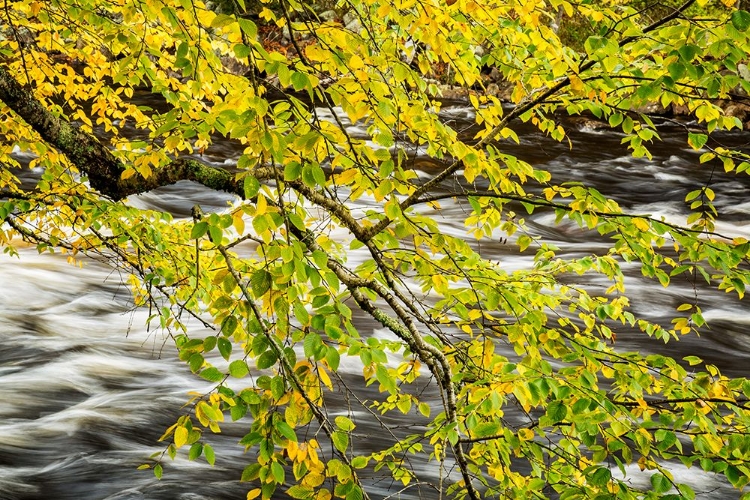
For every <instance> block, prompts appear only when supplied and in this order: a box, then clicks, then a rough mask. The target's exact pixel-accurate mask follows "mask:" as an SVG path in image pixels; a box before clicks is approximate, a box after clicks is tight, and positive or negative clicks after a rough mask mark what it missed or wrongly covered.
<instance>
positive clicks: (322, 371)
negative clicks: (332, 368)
mask: <svg viewBox="0 0 750 500" xmlns="http://www.w3.org/2000/svg"><path fill="white" fill-rule="evenodd" d="M318 377H320V381H321V382H323V385H325V386H326V387H328V388H329V389H330V390H333V384H332V383H331V378H330V377H329V376H328V373H327V372H326V370H325V369H324V368H323V367H318Z"/></svg>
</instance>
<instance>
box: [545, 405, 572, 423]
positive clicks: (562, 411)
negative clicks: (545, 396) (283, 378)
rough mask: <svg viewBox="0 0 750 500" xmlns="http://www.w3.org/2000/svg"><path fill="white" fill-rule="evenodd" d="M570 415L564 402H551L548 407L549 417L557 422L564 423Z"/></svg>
mask: <svg viewBox="0 0 750 500" xmlns="http://www.w3.org/2000/svg"><path fill="white" fill-rule="evenodd" d="M567 414H568V407H567V406H566V405H565V403H563V402H562V401H557V400H555V401H551V402H550V404H549V406H548V407H547V415H548V416H549V418H550V419H551V420H552V421H553V422H555V423H558V422H562V421H564V420H565V417H566V416H567Z"/></svg>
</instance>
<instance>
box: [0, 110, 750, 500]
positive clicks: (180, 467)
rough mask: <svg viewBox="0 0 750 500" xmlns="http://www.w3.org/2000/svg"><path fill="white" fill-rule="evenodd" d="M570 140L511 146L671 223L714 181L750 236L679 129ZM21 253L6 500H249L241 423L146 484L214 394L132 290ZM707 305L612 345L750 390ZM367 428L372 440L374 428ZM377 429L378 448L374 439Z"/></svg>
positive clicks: (449, 225) (7, 338) (162, 199)
mask: <svg viewBox="0 0 750 500" xmlns="http://www.w3.org/2000/svg"><path fill="white" fill-rule="evenodd" d="M321 112H322V111H321ZM443 115H444V117H445V119H446V120H453V121H455V122H456V123H457V126H458V127H459V128H460V127H461V124H462V123H465V124H466V127H467V130H466V133H467V134H471V133H472V131H471V129H470V128H469V124H470V123H471V121H472V118H473V116H472V115H471V111H470V110H469V109H468V108H466V107H465V106H464V105H462V104H461V103H460V102H455V103H451V102H447V103H445V105H444V108H443ZM349 126H350V127H352V132H353V133H355V134H356V133H357V132H358V131H357V129H356V127H355V126H353V125H351V124H349ZM567 126H568V130H569V135H570V139H571V141H572V148H571V147H569V145H568V144H567V143H562V144H558V143H555V142H552V141H550V140H547V139H545V138H544V137H543V136H541V135H540V134H538V133H536V132H534V131H533V130H530V129H523V130H521V131H520V132H519V136H520V137H521V144H520V145H515V144H510V143H509V144H505V145H504V147H505V148H506V150H507V151H508V152H511V153H513V154H516V155H518V156H519V157H520V158H522V159H524V160H526V161H528V162H529V163H531V164H533V165H534V166H536V167H539V168H542V169H546V170H548V171H550V172H551V173H552V175H553V180H558V181H560V180H561V179H564V180H570V181H580V182H584V183H586V184H589V185H593V186H595V187H597V188H598V189H599V190H600V191H601V192H602V193H603V194H605V195H606V196H609V197H612V198H614V199H615V200H617V201H618V202H619V203H620V204H621V205H622V206H623V207H625V208H627V209H628V210H630V211H631V212H635V213H642V214H651V215H653V216H656V217H661V216H664V217H665V218H667V219H668V220H674V221H679V220H681V219H684V217H685V214H686V213H687V207H686V206H685V204H684V202H683V200H684V198H685V195H686V194H687V193H688V192H689V191H692V190H693V189H697V188H699V187H700V186H702V185H705V184H706V183H707V182H710V183H711V187H712V188H713V190H714V191H715V192H716V193H717V197H716V205H717V209H718V210H719V213H720V216H721V218H722V221H723V222H721V224H719V225H718V227H717V231H719V232H721V233H723V234H726V235H729V236H735V235H743V236H746V237H747V236H748V235H750V231H749V229H750V198H748V197H747V193H748V187H749V186H750V179H749V178H748V177H747V176H734V175H730V176H725V175H724V174H723V171H722V170H721V167H718V171H717V172H713V174H712V172H711V169H712V168H713V166H712V165H700V164H699V162H698V157H699V153H696V152H695V151H692V150H690V149H689V148H688V147H687V146H686V142H685V136H686V133H687V132H686V129H685V127H684V126H685V124H684V123H682V124H675V123H672V122H670V121H663V122H661V123H659V124H658V130H659V133H660V135H661V137H662V139H663V142H661V143H657V144H656V145H654V146H653V147H652V148H651V151H652V153H653V154H654V157H653V159H652V160H648V159H634V158H632V157H630V156H629V155H628V153H627V151H626V150H625V148H624V147H623V146H621V145H620V139H621V136H620V135H618V134H617V133H614V132H612V131H609V130H599V129H598V128H597V127H596V126H592V124H591V123H588V122H584V121H580V122H573V121H571V122H570V123H568V124H567ZM360 132H361V131H360ZM719 140H723V141H728V142H731V143H732V144H735V145H743V142H744V141H747V140H750V137H749V136H748V135H747V134H746V133H735V134H728V135H726V136H724V137H719ZM744 146H746V145H744ZM209 153H210V156H207V158H208V159H209V160H211V161H213V162H215V163H216V164H217V165H232V164H233V162H234V160H233V159H234V158H236V157H237V155H238V154H239V151H238V150H236V149H235V148H234V147H233V146H232V145H231V144H219V145H217V146H216V147H212V148H211V150H209ZM414 160H415V165H419V167H418V168H422V169H424V170H425V171H430V169H431V168H434V165H433V166H431V165H430V164H429V161H428V160H427V159H426V158H422V157H421V156H419V154H417V156H416V157H415V159H414ZM229 201H230V198H229V197H227V196H225V195H222V194H217V193H215V192H211V191H208V190H206V189H204V188H202V187H201V186H198V185H195V184H192V183H189V182H181V183H179V184H177V185H175V186H170V187H166V188H161V189H159V190H157V191H154V192H151V193H148V194H145V195H141V196H137V197H133V198H131V200H130V203H133V204H135V205H137V206H140V207H144V208H153V209H157V210H166V211H170V212H172V213H173V214H175V216H177V217H187V216H189V212H190V207H192V206H193V205H194V204H195V203H199V204H201V206H202V207H203V209H204V210H205V211H209V210H221V209H223V208H226V206H227V203H228V202H229ZM464 208H465V207H461V206H459V205H456V204H450V203H446V204H444V206H443V209H442V210H441V211H440V212H439V213H437V214H436V217H438V218H439V220H440V223H441V227H442V228H444V229H445V230H446V231H448V232H451V233H452V234H465V233H466V229H465V228H464V227H463V223H462V219H461V218H460V216H461V215H462V214H463V211H464ZM526 219H527V222H528V224H529V226H530V229H531V232H532V233H535V234H537V235H541V236H543V237H544V238H545V239H546V240H547V241H551V242H553V243H555V244H557V245H558V246H559V247H560V248H561V253H562V255H563V256H574V255H585V254H590V253H591V252H594V251H596V250H598V249H599V250H600V249H601V248H603V245H604V244H605V243H604V242H603V241H601V240H600V239H598V238H596V237H593V236H592V235H591V233H587V232H584V231H582V230H580V229H578V228H577V227H575V226H573V225H571V224H566V223H563V224H561V225H555V224H554V215H553V214H550V213H545V212H544V211H540V212H538V213H535V214H534V215H533V216H530V217H526ZM483 252H485V254H488V255H490V256H491V258H493V259H497V260H500V261H501V262H503V263H504V264H505V265H506V266H507V267H508V268H513V267H521V266H525V265H528V263H529V259H528V257H526V256H524V255H520V254H519V253H518V251H517V247H515V246H514V245H512V244H507V243H502V242H500V241H498V242H496V243H493V244H489V245H486V246H484V247H483ZM20 254H21V256H20V259H18V258H12V257H9V256H8V255H6V254H2V255H0V500H28V499H60V500H62V499H71V500H73V499H81V500H89V499H91V500H94V499H109V500H114V499H118V500H135V499H165V500H167V499H181V500H200V499H235V498H244V496H245V492H246V491H247V490H248V489H250V486H249V485H247V484H241V483H240V482H239V477H240V475H241V472H242V469H243V468H244V466H245V465H246V463H247V462H246V460H247V457H244V456H243V452H242V448H241V447H240V446H237V444H236V443H237V441H238V440H239V439H240V437H241V436H242V435H244V433H245V432H246V429H247V427H248V424H247V422H244V423H243V422H242V421H240V422H238V423H234V424H227V425H226V426H225V427H222V429H223V432H222V434H221V435H218V436H213V437H212V438H211V439H212V444H213V445H214V448H215V449H216V452H217V461H216V465H215V466H214V467H209V466H208V465H207V464H206V463H205V461H202V460H201V461H197V462H189V461H187V460H186V459H184V458H178V459H177V460H176V461H174V462H172V461H170V460H166V461H165V472H164V477H163V478H162V479H161V480H157V479H156V478H155V477H154V476H153V474H152V473H151V472H150V471H139V470H137V467H138V466H139V465H141V464H143V463H145V462H147V461H148V457H149V456H150V455H151V454H152V453H154V452H158V451H161V450H163V448H164V446H163V445H162V444H161V443H158V442H157V439H158V438H159V436H160V435H161V434H162V433H163V431H164V430H165V428H166V427H168V426H169V425H171V424H172V423H173V422H174V420H175V419H176V418H177V417H178V416H179V415H180V408H181V405H182V404H183V403H184V402H185V401H186V400H187V393H188V391H191V390H201V389H208V388H209V385H207V383H205V382H204V381H202V380H201V379H199V378H197V377H196V376H194V375H192V374H191V373H190V371H189V369H188V368H187V367H186V366H185V365H184V364H183V363H182V362H180V361H178V360H177V359H176V356H175V352H174V350H173V349H172V348H170V344H169V342H167V339H165V338H163V336H162V335H161V333H158V332H154V331H148V330H147V329H146V327H145V326H144V325H145V323H146V317H147V313H146V312H145V311H141V310H132V309H131V307H130V302H129V292H128V290H127V289H126V287H124V286H123V285H122V284H121V281H122V279H123V277H122V276H120V275H118V274H116V273H113V272H112V270H111V269H110V268H108V267H106V266H105V265H104V264H102V263H99V262H96V261H94V260H85V261H84V262H83V267H82V268H78V267H75V266H71V265H69V264H68V263H67V262H66V259H65V258H64V257H62V256H59V255H50V254H45V255H38V254H37V252H36V250H35V249H33V248H24V247H21V248H20ZM627 271H628V273H629V274H628V279H627V285H628V288H629V294H630V296H631V298H632V309H633V312H634V313H636V314H637V315H642V316H646V317H648V318H650V319H652V320H660V321H662V322H663V323H664V324H668V323H669V318H670V317H671V316H670V315H671V314H672V313H673V312H674V308H675V307H676V306H677V305H679V304H680V303H683V302H690V301H692V300H693V297H694V295H695V293H696V290H695V289H694V286H693V283H691V282H689V281H687V280H683V281H681V280H680V279H679V278H678V279H675V281H674V283H673V284H672V285H671V286H670V287H669V288H668V289H664V288H662V287H661V286H659V285H658V284H655V283H653V282H649V281H646V280H645V279H643V278H642V277H641V276H640V271H639V269H638V268H637V267H635V266H633V267H632V268H627ZM586 285H587V286H590V287H594V288H595V287H599V286H604V283H597V282H595V281H593V282H591V283H587V284H586ZM698 295H699V303H700V306H701V308H702V309H703V311H704V316H705V317H706V319H707V320H708V322H709V328H707V329H704V331H703V333H702V334H701V337H700V338H698V337H697V336H694V335H689V336H685V337H683V338H682V339H681V340H680V341H679V342H670V343H669V344H666V345H665V344H663V343H660V342H657V341H653V340H651V339H649V338H647V337H645V335H643V334H638V333H636V332H632V333H630V334H628V333H627V332H626V333H625V334H624V335H622V334H618V345H620V346H621V347H622V348H623V349H624V350H640V351H642V352H660V353H664V354H668V355H670V356H673V357H677V358H680V357H683V356H687V355H695V354H697V355H699V356H701V357H702V358H704V359H705V360H706V361H707V362H710V363H714V364H716V365H717V366H719V368H721V369H722V371H724V372H725V373H726V374H728V375H734V376H750V314H748V312H749V311H748V306H747V304H746V303H741V302H738V301H737V300H736V299H735V298H733V297H729V296H727V295H725V294H724V293H723V292H718V291H715V290H713V291H712V290H709V289H703V288H701V289H699V290H698ZM362 325H363V326H362V328H364V329H365V331H363V334H365V335H367V334H371V335H377V334H378V330H377V329H376V328H375V326H374V325H372V324H370V323H366V322H364V321H362ZM367 329H369V331H367ZM346 369H347V367H346V365H345V364H344V363H342V370H344V371H346ZM372 390H373V391H376V390H377V389H375V388H374V387H373V388H372ZM342 404H343V403H342ZM333 405H334V407H333V408H332V411H334V412H335V405H336V403H335V402H333ZM360 430H361V431H363V432H364V434H365V435H366V434H367V433H368V429H367V426H366V425H365V426H364V427H363V428H362V429H360ZM371 431H372V434H371V435H376V433H377V429H376V428H374V427H373V428H372V429H371ZM416 467H417V468H418V469H420V470H421V472H422V474H424V475H425V476H430V475H432V474H433V473H434V471H432V468H433V466H432V465H431V464H428V463H424V464H416ZM632 472H633V477H632V478H631V479H630V480H631V481H633V482H634V483H636V484H643V486H644V488H646V487H647V485H648V476H642V475H639V474H638V471H637V467H636V468H635V470H633V471H632ZM675 474H676V475H677V481H678V482H687V483H689V484H691V485H692V486H693V487H694V489H695V490H696V493H697V497H698V498H702V499H734V498H738V497H739V493H738V492H736V491H733V490H731V489H730V488H728V487H727V486H726V484H725V483H724V482H723V481H721V480H719V479H718V478H717V477H716V476H714V475H712V474H705V473H702V472H700V471H697V470H696V469H695V468H694V469H684V468H681V467H676V468H675ZM399 489H400V488H399V485H394V484H392V483H391V482H388V481H381V482H376V483H375V484H374V485H373V488H372V490H371V492H372V495H371V496H372V498H385V497H390V498H404V499H413V498H426V499H430V498H437V494H436V493H435V492H434V491H428V490H409V491H407V492H404V493H403V494H399V493H397V492H398V490H399Z"/></svg>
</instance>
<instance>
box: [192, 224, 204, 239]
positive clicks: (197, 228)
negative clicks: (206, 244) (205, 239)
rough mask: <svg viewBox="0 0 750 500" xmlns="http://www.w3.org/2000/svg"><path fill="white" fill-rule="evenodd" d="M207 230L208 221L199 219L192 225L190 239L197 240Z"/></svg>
mask: <svg viewBox="0 0 750 500" xmlns="http://www.w3.org/2000/svg"><path fill="white" fill-rule="evenodd" d="M207 231H208V222H206V221H200V222H198V223H196V224H195V225H193V230H192V231H190V239H191V240H197V239H198V238H200V237H202V236H203V235H204V234H206V232H207Z"/></svg>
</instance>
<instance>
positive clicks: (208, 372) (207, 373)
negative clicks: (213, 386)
mask: <svg viewBox="0 0 750 500" xmlns="http://www.w3.org/2000/svg"><path fill="white" fill-rule="evenodd" d="M200 376H201V378H203V379H204V380H208V381H209V382H219V381H220V380H222V379H223V378H224V374H223V373H221V372H220V371H219V370H218V369H217V368H216V367H213V366H211V367H208V368H206V369H205V370H203V371H202V372H201V373H200Z"/></svg>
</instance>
